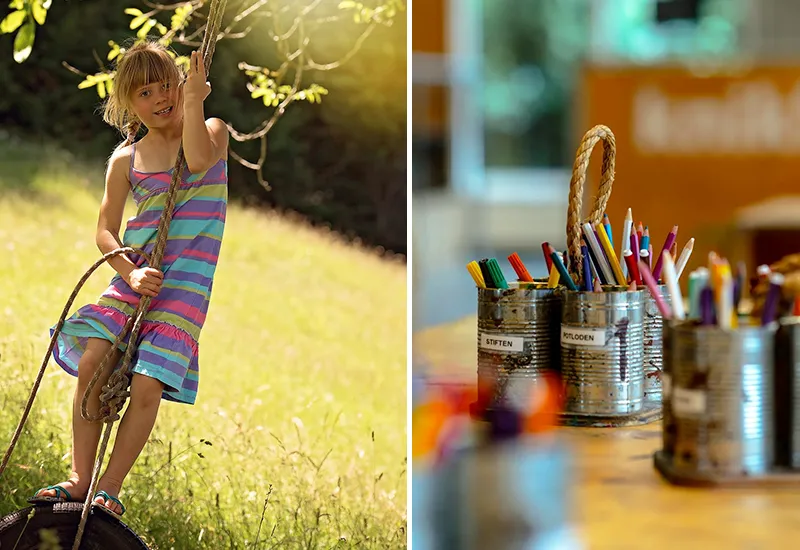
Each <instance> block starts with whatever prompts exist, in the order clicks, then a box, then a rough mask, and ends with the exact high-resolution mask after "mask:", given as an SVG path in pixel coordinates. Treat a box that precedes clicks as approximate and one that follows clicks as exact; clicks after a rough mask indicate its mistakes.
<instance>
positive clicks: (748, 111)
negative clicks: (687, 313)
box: [578, 65, 800, 267]
mask: <svg viewBox="0 0 800 550" xmlns="http://www.w3.org/2000/svg"><path fill="white" fill-rule="evenodd" d="M578 107H579V108H580V109H581V110H582V111H581V113H580V116H579V117H578V119H579V120H580V121H581V132H583V131H586V130H587V129H589V128H590V127H592V126H593V125H595V124H605V125H606V126H608V127H610V128H611V130H612V131H613V132H614V135H615V136H616V141H617V164H616V179H615V182H614V189H613V193H612V195H611V201H610V204H609V212H608V214H609V216H612V221H614V223H615V224H620V223H621V221H622V219H623V217H624V215H625V211H626V210H627V209H628V208H629V207H630V208H632V209H633V214H634V218H635V219H636V221H638V220H642V221H644V222H645V223H646V224H648V225H649V226H650V230H651V234H652V242H653V246H654V248H655V251H656V253H658V249H659V248H660V246H661V244H662V242H663V240H664V238H665V237H666V235H667V232H668V231H669V229H670V228H671V227H672V226H673V225H675V224H678V225H679V226H680V231H679V235H678V242H679V250H680V248H681V247H682V246H683V243H684V242H685V241H686V240H687V239H688V238H689V237H696V238H697V244H698V245H699V246H698V247H696V248H695V254H694V256H693V258H692V262H691V266H692V267H694V266H696V265H698V264H699V263H700V262H701V261H702V260H703V258H704V256H705V253H706V252H707V251H708V250H711V249H716V250H720V251H721V252H726V253H729V254H733V253H735V250H736V243H735V242H734V241H735V240H736V235H735V232H734V231H733V229H734V226H735V224H736V216H737V211H738V210H740V209H742V208H746V207H748V206H751V205H753V204H755V203H759V202H763V201H765V200H766V199H768V198H770V197H775V196H779V195H789V194H796V195H800V65H798V66H797V67H791V66H780V67H750V68H741V69H726V70H725V71H724V72H715V73H706V74H704V73H700V72H691V71H690V70H689V69H686V68H679V67H587V68H586V69H585V70H584V73H583V86H582V87H581V89H580V90H579V97H578ZM597 149H598V151H597V152H595V157H596V158H595V159H593V163H594V166H597V167H598V170H599V166H600V152H599V149H600V148H599V147H598V148H597ZM594 176H595V177H594V182H595V185H596V183H597V177H596V176H597V174H594ZM798 220H799V221H798V225H800V212H798ZM798 251H799V252H800V243H798Z"/></svg>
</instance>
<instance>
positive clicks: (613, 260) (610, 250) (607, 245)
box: [594, 222, 628, 286]
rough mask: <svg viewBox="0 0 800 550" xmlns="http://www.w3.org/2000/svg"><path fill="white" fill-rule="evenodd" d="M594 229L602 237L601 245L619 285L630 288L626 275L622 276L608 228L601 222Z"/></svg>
mask: <svg viewBox="0 0 800 550" xmlns="http://www.w3.org/2000/svg"><path fill="white" fill-rule="evenodd" d="M594 228H595V230H596V231H597V235H598V236H599V237H600V245H601V246H602V247H603V250H605V251H606V256H608V263H610V264H611V270H612V271H613V272H614V277H615V278H616V279H617V284H620V285H622V286H628V283H627V281H626V280H625V275H623V274H622V268H621V267H620V265H619V260H618V259H617V254H616V253H615V252H614V247H613V246H611V241H609V240H608V233H606V228H605V227H603V224H602V223H600V222H597V223H596V224H594Z"/></svg>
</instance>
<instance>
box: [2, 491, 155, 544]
mask: <svg viewBox="0 0 800 550" xmlns="http://www.w3.org/2000/svg"><path fill="white" fill-rule="evenodd" d="M82 510H83V503H82V502H59V503H56V504H37V505H36V506H30V507H28V508H24V509H22V510H17V511H16V512H13V513H11V514H9V515H7V516H6V517H4V518H2V519H0V550H11V549H12V548H15V549H16V550H38V549H39V544H40V542H41V535H40V531H41V530H42V529H49V530H52V531H54V532H55V534H56V536H57V537H58V540H59V544H60V545H61V548H63V549H64V550H72V544H73V543H74V541H75V535H76V534H77V532H78V524H79V523H80V520H81V511H82ZM31 512H33V517H31V518H30V520H28V515H29V514H30V513H31ZM20 536H21V538H20ZM17 541H19V543H17ZM15 545H16V546H15ZM81 550H148V549H147V545H146V544H145V543H144V542H142V540H141V539H140V538H139V537H137V536H136V533H134V532H133V531H131V529H130V528H129V527H128V526H127V525H125V524H124V523H122V522H121V521H120V520H119V519H117V518H115V517H114V516H112V515H111V514H109V513H106V512H103V511H102V510H98V509H97V507H95V506H92V509H91V511H90V513H89V518H88V519H87V520H86V529H85V530H84V532H83V538H82V539H81Z"/></svg>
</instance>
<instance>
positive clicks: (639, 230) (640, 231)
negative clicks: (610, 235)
mask: <svg viewBox="0 0 800 550" xmlns="http://www.w3.org/2000/svg"><path fill="white" fill-rule="evenodd" d="M636 235H637V236H638V237H639V242H642V237H643V236H644V225H643V224H642V222H639V225H637V226H636Z"/></svg>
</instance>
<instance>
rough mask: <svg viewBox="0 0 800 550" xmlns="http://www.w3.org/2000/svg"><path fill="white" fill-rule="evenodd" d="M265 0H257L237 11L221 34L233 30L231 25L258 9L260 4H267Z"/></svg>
mask: <svg viewBox="0 0 800 550" xmlns="http://www.w3.org/2000/svg"><path fill="white" fill-rule="evenodd" d="M267 2H268V0H257V1H256V2H255V3H254V4H253V5H252V6H250V7H249V8H247V9H246V10H244V11H243V12H241V13H239V14H238V15H237V16H236V17H234V18H233V21H231V22H230V24H229V25H228V26H227V27H226V28H225V31H224V32H223V34H229V33H231V32H232V31H233V27H234V26H236V24H237V23H238V22H239V21H241V20H242V19H244V18H245V17H248V16H249V15H250V14H252V13H254V12H256V11H258V9H259V8H261V7H262V6H265V5H266V4H267ZM243 3H244V2H243Z"/></svg>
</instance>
